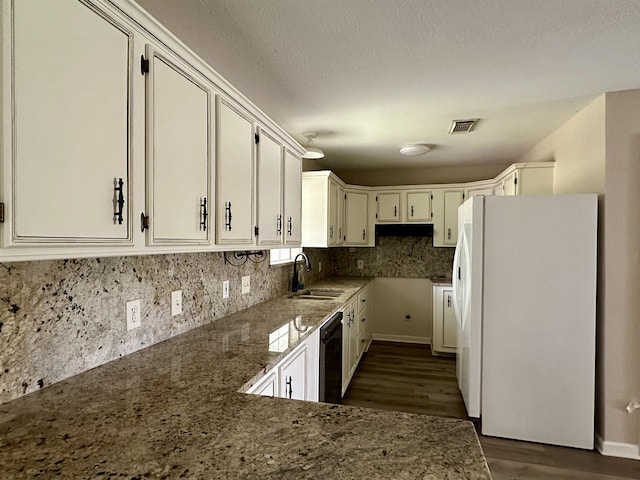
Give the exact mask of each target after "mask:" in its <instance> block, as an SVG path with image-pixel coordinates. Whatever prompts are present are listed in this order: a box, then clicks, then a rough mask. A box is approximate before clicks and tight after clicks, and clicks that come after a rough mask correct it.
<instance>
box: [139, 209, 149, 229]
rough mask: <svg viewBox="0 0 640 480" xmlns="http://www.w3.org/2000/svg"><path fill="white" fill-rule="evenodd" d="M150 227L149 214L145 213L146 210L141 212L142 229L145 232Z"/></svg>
mask: <svg viewBox="0 0 640 480" xmlns="http://www.w3.org/2000/svg"><path fill="white" fill-rule="evenodd" d="M148 228H149V215H145V214H144V212H142V213H141V214H140V231H141V232H142V233H144V231H145V230H146V229H148Z"/></svg>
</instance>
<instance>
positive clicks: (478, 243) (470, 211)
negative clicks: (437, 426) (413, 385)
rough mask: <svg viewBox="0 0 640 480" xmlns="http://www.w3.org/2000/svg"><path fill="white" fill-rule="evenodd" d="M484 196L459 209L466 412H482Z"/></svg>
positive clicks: (457, 263)
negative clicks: (479, 279)
mask: <svg viewBox="0 0 640 480" xmlns="http://www.w3.org/2000/svg"><path fill="white" fill-rule="evenodd" d="M483 201H484V197H480V196H476V197H472V198H470V199H469V200H467V201H466V202H465V203H464V204H462V205H461V206H460V208H459V210H458V243H457V246H456V252H455V257H454V269H453V272H452V273H453V286H454V306H455V310H456V320H457V322H458V348H457V355H456V374H457V377H458V387H459V388H460V392H461V393H462V398H463V399H464V403H465V406H466V408H467V414H468V415H469V416H470V417H479V416H480V382H481V378H480V374H481V363H480V362H481V355H480V354H481V333H482V332H481V313H482V312H481V303H482V298H481V295H482V285H481V282H480V283H479V282H478V281H477V280H476V278H477V277H478V275H480V274H481V272H482V252H481V247H482V234H481V232H482V230H481V229H482V206H483Z"/></svg>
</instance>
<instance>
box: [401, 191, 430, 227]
mask: <svg viewBox="0 0 640 480" xmlns="http://www.w3.org/2000/svg"><path fill="white" fill-rule="evenodd" d="M431 197H432V194H431V192H407V221H408V222H427V223H428V222H432V221H433V212H432V210H431Z"/></svg>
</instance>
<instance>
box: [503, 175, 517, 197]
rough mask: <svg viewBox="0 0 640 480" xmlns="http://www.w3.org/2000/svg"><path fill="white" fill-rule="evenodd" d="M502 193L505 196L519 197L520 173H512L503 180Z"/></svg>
mask: <svg viewBox="0 0 640 480" xmlns="http://www.w3.org/2000/svg"><path fill="white" fill-rule="evenodd" d="M502 192H503V195H511V196H513V195H517V194H518V173H517V172H512V173H510V174H509V175H507V176H506V177H504V179H503V180H502Z"/></svg>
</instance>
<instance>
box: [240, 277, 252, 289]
mask: <svg viewBox="0 0 640 480" xmlns="http://www.w3.org/2000/svg"><path fill="white" fill-rule="evenodd" d="M250 291H251V276H250V275H245V276H244V277H242V293H249V292H250Z"/></svg>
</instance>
